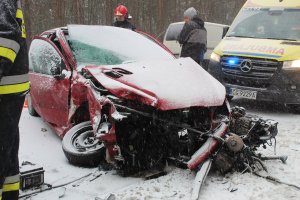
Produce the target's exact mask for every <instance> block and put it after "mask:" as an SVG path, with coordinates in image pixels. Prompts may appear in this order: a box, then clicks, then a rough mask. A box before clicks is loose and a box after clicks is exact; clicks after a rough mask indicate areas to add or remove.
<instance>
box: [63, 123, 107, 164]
mask: <svg viewBox="0 0 300 200" xmlns="http://www.w3.org/2000/svg"><path fill="white" fill-rule="evenodd" d="M62 149H63V152H64V154H65V156H66V157H67V159H68V160H69V162H70V163H71V164H73V165H78V166H85V167H95V166H97V165H98V164H99V163H100V162H101V161H103V160H104V159H105V147H104V144H103V143H102V142H100V141H99V140H98V139H96V138H95V137H94V132H93V128H92V124H91V122H89V121H88V122H82V123H80V124H77V125H76V126H74V127H73V128H71V129H70V130H69V131H68V132H67V133H66V135H65V136H64V138H63V140H62Z"/></svg>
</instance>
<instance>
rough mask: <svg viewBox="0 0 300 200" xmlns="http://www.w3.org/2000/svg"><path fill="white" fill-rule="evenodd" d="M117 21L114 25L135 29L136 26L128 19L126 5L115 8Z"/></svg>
mask: <svg viewBox="0 0 300 200" xmlns="http://www.w3.org/2000/svg"><path fill="white" fill-rule="evenodd" d="M114 15H115V22H114V23H113V26H116V27H120V28H127V29H131V30H133V31H134V30H135V26H134V25H132V24H131V23H130V22H129V21H128V9H127V8H126V7H125V6H124V5H121V4H120V5H119V6H118V7H116V9H115V10H114Z"/></svg>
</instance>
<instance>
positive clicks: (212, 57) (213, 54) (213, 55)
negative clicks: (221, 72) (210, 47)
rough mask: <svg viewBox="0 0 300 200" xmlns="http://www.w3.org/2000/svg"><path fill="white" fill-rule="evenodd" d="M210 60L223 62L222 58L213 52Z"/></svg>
mask: <svg viewBox="0 0 300 200" xmlns="http://www.w3.org/2000/svg"><path fill="white" fill-rule="evenodd" d="M210 59H211V60H213V61H216V62H220V60H221V56H219V55H218V54H216V53H214V52H212V54H211V55H210Z"/></svg>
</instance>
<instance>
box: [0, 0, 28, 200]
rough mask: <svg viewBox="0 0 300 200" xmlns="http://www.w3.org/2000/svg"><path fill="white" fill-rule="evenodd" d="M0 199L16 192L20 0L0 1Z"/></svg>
mask: <svg viewBox="0 0 300 200" xmlns="http://www.w3.org/2000/svg"><path fill="white" fill-rule="evenodd" d="M0 13H1V16H0V200H15V199H18V196H19V187H20V181H19V179H20V176H19V159H18V151H19V127H18V124H19V120H20V116H21V112H22V108H23V103H24V99H25V94H26V93H27V92H28V90H29V81H28V58H27V47H26V39H25V38H26V34H25V26H24V20H23V13H22V10H21V2H20V0H1V1H0Z"/></svg>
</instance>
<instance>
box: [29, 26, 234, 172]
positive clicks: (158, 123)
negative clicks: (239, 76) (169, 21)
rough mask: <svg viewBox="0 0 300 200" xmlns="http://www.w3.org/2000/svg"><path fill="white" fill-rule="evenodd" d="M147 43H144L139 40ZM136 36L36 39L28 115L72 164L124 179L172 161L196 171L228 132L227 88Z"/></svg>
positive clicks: (100, 30)
mask: <svg viewBox="0 0 300 200" xmlns="http://www.w3.org/2000/svg"><path fill="white" fill-rule="evenodd" d="M145 36H146V37H145ZM149 37H150V36H149V35H145V33H142V32H134V31H130V30H127V29H121V28H116V27H109V26H87V25H69V26H68V27H67V28H57V29H53V30H49V31H46V32H44V33H42V34H41V35H40V36H35V37H34V38H33V41H32V43H31V46H30V50H29V60H30V83H31V90H30V94H29V96H28V105H29V113H30V114H31V115H39V116H41V117H42V118H43V119H44V121H46V122H47V123H48V124H49V125H50V126H51V127H52V128H53V129H54V130H55V132H56V133H57V134H58V135H59V136H60V137H61V138H63V142H62V143H63V151H64V153H65V155H66V157H67V158H68V160H69V162H70V163H73V164H77V165H94V164H98V163H99V162H101V161H105V162H106V163H110V164H112V165H113V166H114V167H115V168H116V169H118V170H120V171H122V172H124V173H125V174H128V173H129V174H130V173H131V172H133V171H137V170H145V169H150V168H155V167H159V166H161V165H164V163H165V162H166V160H167V159H168V160H172V161H174V162H176V163H177V164H179V165H183V166H185V167H187V168H189V169H196V168H197V167H198V165H199V164H200V163H202V162H203V161H204V160H205V159H207V157H208V156H209V152H210V151H212V150H213V149H215V148H216V142H215V143H212V144H211V145H210V146H209V147H208V148H206V149H205V151H199V148H200V147H201V146H203V144H204V143H205V142H206V141H207V138H208V135H210V136H213V137H216V138H218V137H222V136H224V134H225V133H226V131H227V128H228V117H229V105H228V103H227V101H226V99H225V88H224V87H223V86H222V84H220V83H219V82H218V81H217V80H215V79H214V78H213V77H212V76H210V75H209V74H208V73H207V72H206V71H205V70H203V69H202V67H200V66H199V65H198V64H197V63H195V62H194V61H193V60H192V59H190V58H180V59H175V58H174V56H173V55H172V54H171V53H170V52H169V51H168V50H167V49H166V48H164V46H163V45H162V44H160V43H158V42H157V41H155V40H154V39H151V38H149Z"/></svg>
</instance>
